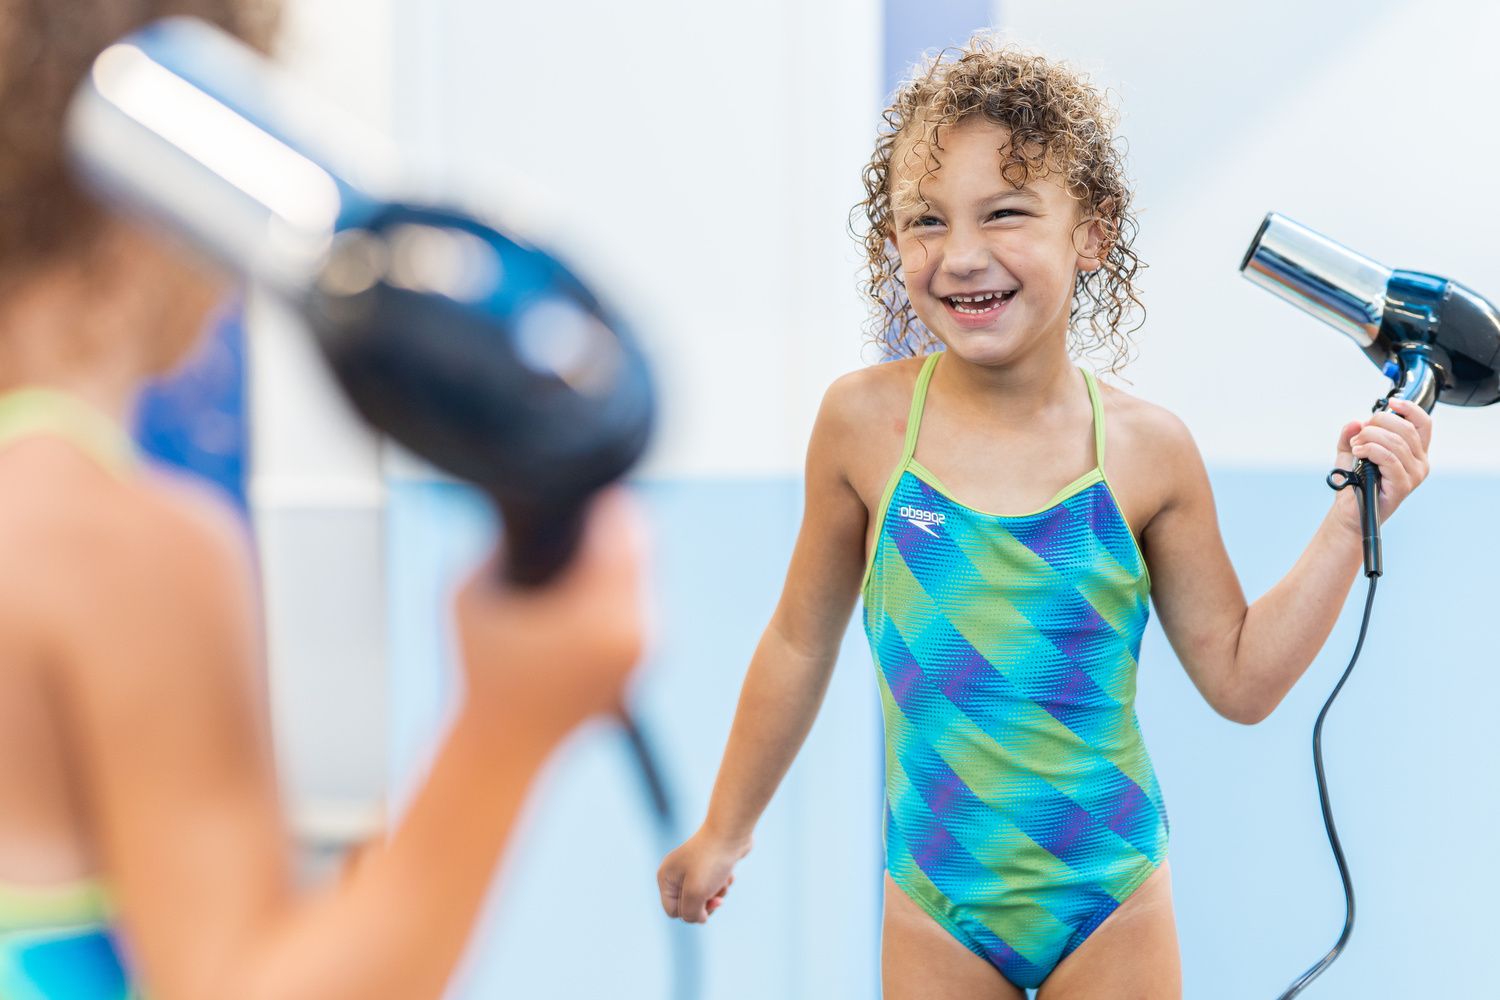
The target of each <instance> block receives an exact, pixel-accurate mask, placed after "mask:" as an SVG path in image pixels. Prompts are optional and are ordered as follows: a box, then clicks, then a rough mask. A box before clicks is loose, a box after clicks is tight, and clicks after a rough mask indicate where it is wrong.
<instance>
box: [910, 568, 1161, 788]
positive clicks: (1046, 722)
mask: <svg viewBox="0 0 1500 1000" xmlns="http://www.w3.org/2000/svg"><path fill="white" fill-rule="evenodd" d="M889 566H890V568H889V569H888V570H887V572H886V574H885V577H884V579H883V584H884V586H883V588H882V589H883V591H884V597H885V602H886V605H887V606H889V607H895V608H900V609H902V613H901V614H900V616H899V617H897V616H892V619H891V620H892V622H894V623H895V626H896V630H897V632H898V633H899V634H900V635H901V637H902V640H903V641H904V642H905V643H906V646H907V648H908V649H910V650H911V652H912V655H913V656H919V655H920V654H919V649H920V643H919V641H918V636H917V635H913V634H911V633H910V632H909V631H908V629H907V628H906V627H904V624H903V623H904V622H906V621H913V622H927V621H931V620H932V619H933V618H935V617H937V614H938V612H937V609H936V607H935V605H934V604H933V601H932V598H931V597H929V596H928V595H927V592H926V591H924V590H923V589H922V586H921V584H919V583H918V582H917V580H916V578H915V577H913V576H912V575H911V570H910V569H909V568H908V567H907V565H906V563H905V562H904V561H903V560H901V559H893V560H890V561H889ZM998 603H999V602H996V604H995V605H994V607H998ZM976 613H977V612H976ZM954 627H955V628H958V625H957V622H954ZM971 631H972V626H971ZM959 633H960V634H961V635H964V638H965V639H966V640H967V641H968V642H969V643H970V645H974V646H975V648H976V649H979V650H980V651H981V653H982V652H983V651H984V647H983V646H981V645H978V644H976V643H975V637H974V636H972V635H969V634H965V633H964V632H963V630H962V629H959ZM1012 707H1013V709H1014V711H1015V727H1016V730H1017V732H1018V733H1023V734H1025V738H1026V740H1027V742H1028V745H1027V746H1026V747H1025V748H1023V750H1024V753H1025V756H1026V760H1027V761H1028V766H1029V767H1030V768H1031V769H1033V770H1037V769H1038V766H1039V765H1040V764H1041V763H1043V760H1042V759H1041V758H1039V757H1038V756H1037V755H1038V754H1039V752H1040V751H1042V750H1043V749H1044V748H1051V749H1052V752H1053V753H1055V754H1056V759H1057V760H1061V761H1065V760H1076V759H1078V757H1079V756H1082V757H1084V758H1093V757H1096V756H1100V755H1103V756H1105V757H1106V759H1108V760H1109V761H1110V762H1111V763H1112V764H1114V765H1115V766H1116V767H1118V768H1119V769H1120V770H1121V771H1122V772H1123V773H1124V774H1125V776H1126V777H1128V778H1130V780H1131V781H1134V782H1135V783H1136V784H1137V785H1139V786H1140V787H1141V788H1142V789H1148V790H1149V789H1150V788H1152V787H1154V785H1153V783H1152V772H1151V764H1150V759H1149V757H1148V756H1147V755H1146V754H1145V753H1144V752H1141V751H1140V749H1139V747H1138V746H1137V744H1139V743H1140V739H1141V737H1140V730H1139V729H1138V728H1137V727H1136V726H1134V725H1133V724H1132V722H1131V713H1129V712H1121V713H1120V714H1121V716H1122V719H1121V720H1120V724H1119V731H1118V733H1117V736H1118V742H1117V744H1116V749H1115V751H1114V752H1110V753H1106V752H1105V751H1104V750H1103V749H1102V748H1100V747H1095V746H1093V745H1091V744H1089V743H1088V742H1086V741H1085V740H1084V739H1083V738H1082V737H1080V736H1079V735H1078V734H1077V733H1075V732H1073V730H1071V729H1069V728H1068V727H1067V726H1065V725H1063V724H1062V723H1061V722H1059V721H1058V720H1057V718H1056V717H1055V716H1053V715H1052V714H1051V713H1049V712H1048V711H1047V710H1046V709H1044V708H1042V707H1041V706H1040V705H1038V704H1037V703H1036V702H1034V701H1030V700H1026V701H1019V702H1016V703H1015V704H1014V705H1013V706H1012ZM954 711H955V712H957V711H958V709H957V707H956V706H955V707H954ZM959 714H962V713H959ZM965 718H967V717H966V716H965ZM971 724H972V723H971ZM974 729H975V732H979V733H982V732H983V730H980V729H979V728H978V727H977V726H976V727H974ZM986 738H989V737H986ZM1064 773H1065V772H1064ZM1043 776H1044V777H1046V778H1047V780H1048V781H1050V782H1052V783H1053V784H1054V785H1055V786H1056V787H1057V788H1058V790H1059V791H1062V792H1063V793H1064V794H1068V793H1067V791H1066V790H1065V786H1066V782H1064V783H1063V784H1059V783H1058V782H1059V781H1060V780H1062V777H1063V776H1062V775H1057V776H1056V778H1054V777H1053V776H1049V775H1045V774H1044V775H1043ZM970 787H973V786H972V785H971V786H970ZM1066 787H1071V786H1066Z"/></svg>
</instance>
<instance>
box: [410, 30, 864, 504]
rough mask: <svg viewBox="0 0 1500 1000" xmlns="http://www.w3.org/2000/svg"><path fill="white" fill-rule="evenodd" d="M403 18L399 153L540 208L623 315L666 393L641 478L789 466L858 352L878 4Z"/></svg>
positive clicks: (519, 207) (503, 200)
mask: <svg viewBox="0 0 1500 1000" xmlns="http://www.w3.org/2000/svg"><path fill="white" fill-rule="evenodd" d="M397 24H398V28H397V33H398V35H399V37H400V39H401V46H400V49H399V51H398V56H397V81H398V83H397V87H396V106H395V112H396V133H397V135H398V137H399V138H400V140H401V142H402V144H403V146H404V148H405V149H406V150H407V152H408V153H409V154H410V155H412V156H413V157H414V158H416V159H417V160H419V161H420V162H421V163H422V164H423V166H424V168H425V170H426V172H427V173H428V174H430V175H434V176H442V177H445V178H447V180H448V181H449V182H450V185H449V186H450V187H451V188H452V189H453V190H455V191H461V192H462V191H467V192H470V193H475V192H479V193H480V194H479V201H480V203H481V204H484V205H487V206H489V207H491V208H493V209H494V210H496V211H498V212H500V213H501V214H502V215H503V214H505V213H507V212H512V211H526V210H527V209H529V208H530V203H531V202H533V201H536V200H541V201H544V202H547V203H550V206H551V208H552V209H553V210H554V211H555V212H556V213H557V215H558V216H559V217H560V218H562V219H564V220H566V221H565V227H566V229H568V230H570V231H572V232H575V233H583V234H586V237H575V238H571V239H569V238H567V237H564V240H565V242H566V246H567V247H568V248H571V249H573V250H574V251H576V252H575V253H574V256H575V257H576V258H577V260H578V261H579V263H580V264H581V265H582V266H583V268H584V270H585V271H586V272H587V273H588V274H590V275H597V276H603V277H605V278H606V279H608V280H609V284H610V286H611V288H612V289H613V290H615V291H617V292H618V293H619V294H620V295H621V296H622V297H623V303H624V305H625V307H626V308H628V309H630V310H632V312H633V314H634V315H635V316H636V318H637V323H638V326H639V328H640V330H641V333H642V335H643V337H644V338H645V339H646V340H647V341H648V345H649V347H650V349H651V351H652V354H653V357H654V359H655V360H656V361H657V363H658V365H659V374H660V376H661V380H662V384H663V392H662V396H663V400H662V420H661V433H660V435H659V437H658V439H657V442H656V445H655V448H654V450H653V452H652V454H651V455H650V456H649V460H648V462H647V464H646V466H645V469H644V472H645V473H646V474H647V475H652V476H685V475H731V476H744V475H763V474H781V473H790V472H795V471H798V470H800V469H801V466H802V457H803V452H804V450H805V448H806V443H807V432H808V429H809V428H810V427H811V423H812V416H813V413H814V412H815V411H816V407H817V403H818V401H819V399H820V398H821V395H822V390H823V389H824V388H825V387H826V386H827V384H828V383H829V382H830V381H832V379H833V378H834V377H835V376H836V375H838V374H840V373H842V372H845V371H848V370H850V369H852V368H855V367H858V366H859V364H860V354H859V332H858V331H859V326H860V321H861V319H862V317H863V310H862V307H861V306H860V304H859V302H858V299H857V297H856V294H855V289H854V276H855V272H856V269H857V265H858V256H857V253H858V249H859V248H858V246H857V245H856V244H855V242H854V241H853V240H852V239H851V238H850V237H848V236H847V235H845V231H844V226H845V212H846V211H847V209H848V208H849V207H850V206H852V205H853V204H854V203H855V202H856V201H857V200H858V199H859V197H860V193H861V188H860V185H859V172H860V167H861V165H862V164H863V162H864V160H865V158H866V156H867V155H868V151H869V149H868V147H869V143H870V137H871V129H872V127H873V123H874V121H875V115H876V113H877V111H878V108H877V104H876V95H877V94H878V93H879V83H878V78H879V67H878V60H877V57H876V54H877V53H878V46H879V34H878V32H879V24H880V18H879V4H878V3H877V2H875V0H827V2H820V3H814V4H808V3H797V2H793V0H777V2H772V3H766V4H756V5H750V6H740V5H734V6H728V7H726V6H722V5H715V4H697V3H689V2H686V0H657V2H652V3H637V4H614V3H604V2H601V0H580V2H575V3H558V4H534V3H501V4H480V3H472V2H458V0H447V2H436V3H424V4H405V5H402V6H401V7H400V9H399V11H398V14H397ZM508 175H515V176H516V177H518V178H519V179H520V180H521V181H522V182H523V184H524V185H525V186H526V188H529V189H532V193H527V194H523V195H520V196H519V198H520V199H522V203H519V204H518V203H517V198H518V195H517V194H516V193H514V192H513V191H512V192H507V191H505V190H503V186H504V185H502V183H501V182H500V179H501V178H504V177H507V176H508ZM497 188H501V189H502V190H500V191H499V192H498V193H494V194H491V195H490V196H488V197H486V196H484V195H483V193H482V192H484V191H485V190H486V189H488V190H490V191H492V192H493V191H494V190H495V189H497Z"/></svg>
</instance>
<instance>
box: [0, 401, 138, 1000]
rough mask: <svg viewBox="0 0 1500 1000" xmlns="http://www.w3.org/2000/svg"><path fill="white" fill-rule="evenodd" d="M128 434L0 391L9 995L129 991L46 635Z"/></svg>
mask: <svg viewBox="0 0 1500 1000" xmlns="http://www.w3.org/2000/svg"><path fill="white" fill-rule="evenodd" d="M131 463H132V453H131V447H130V443H129V440H128V438H127V437H126V435H125V434H124V432H123V431H122V430H121V429H120V428H119V427H118V426H117V425H116V424H114V423H113V422H112V421H110V420H109V418H108V417H106V416H105V415H103V414H102V413H99V412H97V411H94V410H92V409H91V408H90V407H89V406H87V405H86V404H84V403H82V402H81V401H79V400H76V399H74V398H72V397H70V396H66V395H64V394H61V393H56V392H51V391H49V390H22V391H19V392H10V393H4V394H0V564H3V565H5V566H6V567H7V575H6V577H5V578H4V579H3V580H0V998H4V1000H12V998H24V1000H31V998H33V997H36V998H45V1000H54V998H56V1000H73V998H75V997H77V998H81V1000H104V998H108V1000H115V998H119V997H124V996H126V995H128V986H127V984H126V982H125V978H124V974H123V971H122V969H121V967H120V964H119V962H118V959H117V953H116V949H115V944H114V940H113V936H112V932H111V928H110V924H111V920H110V904H109V899H108V896H107V894H106V893H105V892H104V890H103V888H102V887H101V886H100V885H99V884H98V883H97V881H96V880H95V879H94V878H93V877H92V876H93V874H94V873H95V872H97V870H98V860H97V858H96V857H95V851H94V849H93V846H92V844H91V841H90V838H89V837H88V835H87V818H86V815H85V810H84V809H83V807H82V805H81V803H80V801H79V797H78V789H79V788H80V786H81V784H82V781H83V779H84V777H85V776H84V775H82V774H80V773H79V772H78V769H77V762H76V761H75V760H74V758H73V756H72V755H71V754H70V752H69V750H68V741H67V732H68V721H67V719H66V718H65V713H64V712H63V710H62V699H61V697H60V690H59V687H60V683H61V678H60V677H59V675H58V673H57V671H56V669H55V667H56V665H55V664H54V663H53V662H52V658H51V656H50V655H49V652H48V648H49V644H48V642H47V639H46V629H47V624H46V623H47V621H48V618H49V611H48V609H49V607H52V606H54V605H55V602H56V601H58V600H61V599H65V597H66V581H65V580H64V579H63V578H62V574H61V573H60V572H59V571H58V570H57V567H56V560H55V559H51V558H48V553H49V552H52V551H55V549H53V548H52V547H51V542H52V541H55V537H53V536H56V535H57V534H58V533H59V532H60V531H64V530H65V529H64V528H61V527H60V525H66V524H67V523H68V518H69V516H70V514H69V510H70V504H72V505H78V504H82V503H85V502H88V501H89V500H92V502H96V503H97V502H108V500H107V491H109V490H112V489H114V488H116V487H117V486H119V485H120V483H121V481H122V480H121V476H122V473H124V472H125V471H126V470H128V469H129V468H130V467H131Z"/></svg>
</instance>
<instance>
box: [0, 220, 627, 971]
mask: <svg viewBox="0 0 1500 1000" xmlns="http://www.w3.org/2000/svg"><path fill="white" fill-rule="evenodd" d="M105 239H106V240H111V241H119V243H120V249H121V250H122V252H121V253H118V254H112V255H108V256H107V258H106V259H102V260H99V261H95V262H93V264H92V265H91V266H90V267H86V268H85V267H79V266H77V264H78V262H76V261H64V262H60V263H58V264H57V265H56V266H54V267H53V268H51V269H50V270H48V271H46V272H43V273H36V274H32V275H28V276H26V278H25V279H24V280H23V281H21V282H20V283H19V284H18V285H16V286H13V287H12V294H10V295H8V296H7V297H6V298H5V299H4V302H3V305H4V309H3V311H0V345H3V350H4V351H5V361H6V362H7V363H6V364H4V365H3V366H0V372H3V375H0V390H4V389H11V388H15V387H16V386H18V385H41V386H46V387H50V388H53V389H56V390H61V391H63V392H66V393H69V394H71V395H73V396H75V397H77V398H79V399H81V400H84V401H85V402H87V403H89V404H91V405H93V406H95V407H96V408H97V409H98V410H99V411H100V413H101V414H105V415H107V416H113V417H115V418H116V419H119V418H120V416H121V415H122V414H123V413H124V411H125V408H126V406H128V404H129V401H130V399H131V396H132V394H133V393H134V392H135V391H136V390H137V389H138V387H139V385H140V382H141V380H142V379H143V378H144V377H145V376H146V375H147V374H150V373H151V372H152V371H154V370H155V369H156V367H157V366H158V365H159V364H160V363H163V362H164V361H165V360H167V359H169V358H170V357H171V356H174V355H175V354H176V353H178V352H180V350H181V349H182V347H183V346H184V345H186V344H187V343H189V342H190V340H191V336H190V333H191V331H192V330H193V329H196V328H199V324H201V321H202V316H201V314H197V315H194V314H192V311H191V310H188V311H187V312H183V311H182V310H181V308H180V306H181V304H182V303H183V302H184V301H187V302H203V303H206V302H207V301H209V296H208V295H207V294H205V290H204V289H202V288H201V287H195V286H193V285H192V284H191V283H190V282H191V281H193V280H196V279H190V278H188V277H187V276H186V275H185V274H184V273H183V264H182V262H181V261H178V260H176V259H174V258H173V256H172V255H171V254H170V253H168V252H167V251H165V250H164V249H162V248H160V247H158V246H156V244H155V243H154V242H153V241H151V240H149V239H147V238H145V237H143V236H141V235H139V234H136V233H135V232H134V231H133V230H129V229H128V228H127V227H123V226H122V227H121V228H118V229H113V230H111V232H110V233H108V234H107V235H106V237H105ZM184 282H189V283H188V284H184ZM171 316H176V317H177V321H178V322H180V323H181V324H184V325H185V326H186V330H185V329H184V328H183V326H181V325H178V322H163V318H164V317H171ZM85 333H86V334H87V336H86V337H85V336H83V334H85ZM0 483H4V484H5V486H4V489H0V563H3V565H5V566H7V567H10V568H11V570H12V571H11V572H7V573H4V574H0V883H8V884H22V885H31V886H37V887H42V888H47V887H55V886H58V885H60V884H65V883H68V882H71V881H73V880H76V879H80V878H98V879H100V880H102V881H103V883H104V884H105V886H106V887H107V889H108V891H109V893H110V896H111V898H112V900H113V901H114V903H115V904H116V906H117V909H118V912H119V916H120V922H121V924H122V929H123V931H124V936H125V938H126V939H127V940H128V941H129V943H130V954H131V957H132V959H133V963H132V974H133V975H139V977H140V980H141V985H142V987H143V989H144V993H145V995H147V996H151V997H154V998H159V1000H197V998H200V997H206V996H213V997H221V998H225V1000H298V998H304V997H305V998H309V1000H311V998H317V1000H338V998H349V1000H355V998H358V1000H420V998H431V1000H436V998H438V997H440V996H441V995H442V994H443V993H444V991H445V988H446V984H447V982H448V979H449V976H450V974H451V972H452V970H453V968H454V966H455V965H456V963H457V962H458V960H459V958H460V956H461V955H462V953H463V950H464V947H465V945H466V943H467V941H468V938H469V934H470V930H471V928H472V925H473V923H474V920H475V919H476V917H477V914H478V912H479V908H480V905H481V904H482V902H483V900H484V897H485V895H486V893H487V892H488V889H489V885H490V881H491V875H492V873H493V871H494V869H495V866H496V863H497V861H498V859H499V858H500V856H501V853H502V852H503V850H504V848H505V845H506V843H507V841H508V840H509V837H510V834H511V831H512V830H513V828H514V824H515V822H516V820H517V817H518V816H519V813H520V809H521V807H522V804H523V802H524V801H525V797H526V796H527V794H528V792H529V789H530V786H531V783H532V781H533V779H534V778H535V776H536V774H537V772H538V770H539V769H540V767H541V766H542V764H543V763H544V761H545V760H546V759H547V758H548V757H549V756H550V755H551V753H552V752H553V751H554V750H555V748H556V747H557V746H558V745H559V744H560V743H561V742H562V740H563V739H564V738H565V737H566V736H567V734H568V733H569V732H570V731H571V730H572V729H573V728H574V727H575V726H576V725H578V724H579V723H580V722H582V721H583V720H584V719H587V718H589V717H592V716H595V715H599V714H602V713H608V712H611V711H614V710H616V709H617V708H618V707H619V705H620V703H621V698H622V694H623V689H624V685H625V683H626V681H627V679H628V677H629V675H630V672H631V670H632V668H633V666H634V664H635V662H636V661H637V660H638V658H639V653H640V646H641V642H642V641H643V635H642V627H643V626H642V615H641V607H640V596H641V595H640V581H639V572H638V569H639V562H640V558H641V554H640V546H641V527H640V518H639V515H638V514H637V513H635V512H634V510H633V509H632V506H631V504H630V503H629V502H628V501H627V500H626V499H625V498H624V497H623V496H622V495H620V494H618V493H617V492H611V493H609V494H606V495H604V496H602V497H601V498H600V500H599V501H598V503H597V504H596V506H595V508H594V509H593V511H592V513H591V516H590V519H589V524H588V527H587V529H586V536H585V539H584V541H583V542H582V544H581V547H580V551H579V554H578V557H577V558H576V560H575V561H574V563H573V564H572V565H571V566H570V567H568V568H567V569H566V570H565V571H564V572H563V573H562V574H560V576H559V577H558V578H557V579H556V580H554V581H552V582H551V583H549V584H548V585H547V586H546V587H543V588H539V589H537V590H530V591H517V590H514V589H513V588H511V587H508V586H505V585H503V584H502V583H500V581H499V577H498V574H497V572H496V570H495V568H494V566H493V565H486V566H483V567H480V568H478V569H476V570H475V572H474V573H473V575H472V576H471V578H470V579H469V580H468V581H467V582H466V583H465V584H464V585H463V586H462V587H461V588H460V589H459V592H458V595H457V599H456V601H455V603H454V612H455V617H456V624H457V635H458V639H459V647H460V652H461V665H462V667H463V685H462V691H461V693H460V697H459V699H458V704H457V706H456V709H455V711H454V714H453V719H452V722H451V725H450V726H449V728H448V730H447V731H446V733H445V734H444V735H443V738H442V740H441V742H440V745H439V746H438V747H437V748H436V752H435V754H434V757H433V761H432V764H431V767H430V770H429V772H428V774H427V776H426V777H425V780H424V781H423V783H422V784H421V786H420V787H419V788H418V789H417V790H416V792H415V794H414V796H413V798H412V801H411V803H410V805H409V807H408V808H407V810H406V812H405V814H404V815H403V816H402V817H401V818H400V820H399V821H398V822H397V823H396V824H395V825H394V826H393V828H392V830H391V832H390V834H389V836H388V837H387V838H385V839H384V840H383V841H382V842H381V843H379V844H377V845H374V846H372V847H370V848H369V849H367V850H366V851H364V852H363V853H362V854H361V855H360V857H359V860H358V862H357V863H356V864H354V865H353V866H352V867H351V869H350V870H349V871H348V872H347V873H345V875H344V877H343V878H341V879H339V880H337V881H336V882H334V883H333V884H330V885H327V886H324V887H322V888H320V889H318V890H316V891H313V892H310V893H303V892H300V891H299V890H298V889H297V887H296V886H295V885H294V883H293V880H292V877H291V867H292V866H291V863H290V844H289V840H288V836H287V832H286V823H285V817H284V815H283V814H282V810H281V806H280V803H279V801H278V782H277V779H276V774H275V770H274V766H273V761H272V754H271V738H270V727H269V723H268V719H267V710H266V699H265V690H264V686H265V685H264V675H263V671H262V663H261V655H262V643H261V637H260V621H259V609H258V606H257V600H256V595H255V585H254V567H253V565H252V560H251V557H250V552H249V546H248V544H247V538H246V537H245V533H244V531H243V529H242V527H241V526H240V524H239V523H238V520H237V518H236V517H235V515H234V514H233V513H232V512H231V511H230V510H229V509H228V507H227V506H226V505H225V504H224V503H223V502H222V501H220V500H218V499H216V498H213V497H210V496H208V495H206V494H205V493H204V492H202V491H200V490H198V489H195V488H192V487H189V486H187V485H186V484H185V483H183V482H180V481H177V480H176V479H175V478H173V477H168V476H164V475H160V474H155V473H151V472H148V471H145V470H134V471H129V470H127V471H126V472H124V473H117V472H115V471H112V470H111V469H108V468H106V467H105V466H104V465H102V464H101V463H100V462H99V461H98V460H97V459H96V458H94V457H93V456H92V455H90V454H88V453H86V452H85V451H83V450H81V449H80V448H79V447H78V446H77V445H76V444H74V443H73V442H72V441H71V440H69V439H67V438H64V437H59V436H54V435H51V434H34V435H29V436H26V437H23V438H20V439H18V440H13V441H10V442H8V443H7V446H6V447H4V448H3V449H0ZM6 723H14V725H13V726H12V725H5V724H6Z"/></svg>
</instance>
